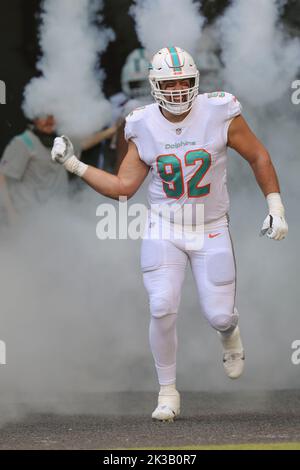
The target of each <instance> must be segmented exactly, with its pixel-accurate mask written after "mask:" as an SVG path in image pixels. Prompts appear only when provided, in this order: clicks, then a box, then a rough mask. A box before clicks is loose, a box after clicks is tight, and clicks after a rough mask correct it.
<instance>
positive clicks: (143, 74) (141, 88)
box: [121, 49, 150, 98]
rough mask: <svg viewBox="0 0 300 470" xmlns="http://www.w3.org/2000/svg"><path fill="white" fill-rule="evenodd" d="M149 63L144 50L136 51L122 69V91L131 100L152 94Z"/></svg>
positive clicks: (130, 55)
mask: <svg viewBox="0 0 300 470" xmlns="http://www.w3.org/2000/svg"><path fill="white" fill-rule="evenodd" d="M148 75H149V61H148V60H147V59H146V57H145V52H144V49H135V50H134V51H132V52H131V53H130V54H129V56H128V57H127V59H126V62H125V64H124V66H123V69H122V74H121V84H122V90H123V92H124V93H125V95H126V96H128V97H129V98H137V97H139V96H145V95H149V94H150V87H149V81H148Z"/></svg>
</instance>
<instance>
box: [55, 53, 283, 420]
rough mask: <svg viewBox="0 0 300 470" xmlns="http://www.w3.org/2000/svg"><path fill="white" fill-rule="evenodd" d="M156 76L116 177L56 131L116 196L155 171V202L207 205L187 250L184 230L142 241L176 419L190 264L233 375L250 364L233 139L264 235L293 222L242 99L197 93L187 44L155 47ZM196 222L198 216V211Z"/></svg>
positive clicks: (59, 147)
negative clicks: (230, 158) (263, 213)
mask: <svg viewBox="0 0 300 470" xmlns="http://www.w3.org/2000/svg"><path fill="white" fill-rule="evenodd" d="M149 80H150V84H151V89H152V96H153V97H154V99H155V103H154V104H150V105H148V106H146V107H144V108H142V109H138V110H136V111H134V112H132V113H131V114H130V115H129V116H128V117H127V119H126V127H125V137H126V140H127V141H128V152H127V154H126V156H125V158H124V160H123V162H122V165H121V167H120V170H119V172H118V175H111V174H108V173H105V172H104V171H101V170H98V169H96V168H92V167H89V166H86V165H84V164H83V163H81V162H80V161H79V160H78V159H77V158H76V156H74V152H73V147H72V143H71V142H70V141H69V139H68V138H67V137H65V136H63V137H61V138H57V139H56V141H55V145H54V147H53V151H52V158H53V160H55V161H57V162H58V163H61V164H63V165H64V166H65V168H66V169H67V170H69V171H70V172H72V173H75V174H77V175H78V176H80V177H81V178H82V179H83V180H84V181H85V182H86V183H87V184H89V185H90V186H91V187H92V188H94V189H95V190H96V191H98V192H99V193H101V194H103V195H105V196H108V197H110V198H113V199H118V198H119V197H120V196H127V197H128V198H130V197H131V196H132V195H133V194H134V193H135V192H136V191H137V189H138V188H139V187H140V186H141V184H142V183H143V181H144V180H145V178H146V176H147V174H148V173H149V170H151V181H150V186H149V202H150V205H151V208H152V207H157V206H159V207H164V206H168V207H171V208H172V207H176V208H178V207H182V208H184V207H185V206H187V205H190V206H191V207H192V208H197V206H199V205H202V206H204V241H203V244H202V247H201V248H199V249H195V247H194V246H193V247H192V248H189V246H188V244H187V243H185V235H184V236H183V238H182V239H180V238H178V239H177V238H176V237H174V236H171V235H170V237H169V239H168V238H167V239H166V238H165V237H161V238H159V237H158V238H157V237H151V233H147V236H145V238H144V240H143V243H142V253H141V267H142V271H143V278H144V285H145V287H146V289H147V292H148V295H149V305H150V312H151V321H150V330H149V336H150V345H151V350H152V353H153V357H154V362H155V366H156V371H157V375H158V381H159V384H160V391H159V395H158V405H157V407H156V409H155V410H154V412H153V414H152V417H153V418H154V419H156V420H160V421H165V420H166V421H168V420H170V421H172V420H173V419H174V418H175V417H176V416H178V415H179V412H180V396H179V392H178V391H177V389H176V349H177V335H176V316H177V311H178V306H179V302H180V294H181V287H182V283H183V279H184V273H185V268H186V265H187V262H189V263H190V265H191V268H192V272H193V275H194V278H195V282H196V286H197V290H198V294H199V301H200V304H201V308H202V310H203V313H204V315H205V317H206V318H207V320H208V322H209V323H210V325H211V326H212V327H213V328H214V329H215V330H216V331H217V334H218V335H219V337H220V340H221V343H222V345H223V364H224V368H225V372H226V374H227V375H228V377H230V378H232V379H236V378H238V377H239V376H240V375H241V374H242V371H243V367H244V358H245V356H244V349H243V345H242V340H241V336H240V331H239V327H238V311H237V308H236V305H235V281H236V272H235V262H234V255H233V249H232V243H231V239H230V235H229V230H228V217H227V214H228V210H229V198H228V192H227V187H226V161H227V147H231V148H233V149H235V150H236V151H237V152H238V153H239V154H240V155H241V156H242V157H243V158H245V159H246V160H247V161H248V163H249V164H250V166H251V168H252V170H253V172H254V175H255V177H256V180H257V183H258V185H259V186H260V188H261V190H262V192H263V194H264V196H265V197H266V202H267V206H268V215H267V217H266V218H265V220H264V222H263V226H262V234H266V235H267V237H269V238H270V239H273V240H282V239H283V238H284V237H285V236H286V234H287V231H288V226H287V223H286V221H285V217H284V206H283V203H282V200H281V196H280V188H279V183H278V178H277V175H276V172H275V169H274V167H273V164H272V161H271V158H270V155H269V153H268V151H267V150H266V149H265V147H264V146H263V144H262V143H261V142H260V141H259V140H258V138H257V137H256V136H255V135H254V134H253V132H252V131H251V130H250V128H249V127H248V125H247V123H246V121H245V119H244V118H243V116H242V115H241V105H240V103H239V101H238V100H237V99H236V98H235V97H234V96H232V95H231V94H229V93H225V92H215V93H208V94H202V95H199V91H198V90H199V71H198V70H197V67H196V66H195V63H194V60H193V58H192V57H191V56H190V55H189V54H188V53H187V52H186V51H184V50H183V49H181V48H180V47H166V48H163V49H161V50H160V51H158V52H157V53H156V54H155V55H154V57H153V59H152V62H151V68H150V73H149ZM149 214H150V215H149V223H148V225H147V228H146V232H147V231H148V232H150V228H151V227H152V225H153V224H154V223H156V222H153V220H155V221H157V220H162V219H163V217H161V218H160V219H157V218H156V219H155V218H154V217H153V213H152V210H151V209H150V212H149ZM188 223H190V226H194V225H195V224H197V221H195V219H194V215H193V212H192V215H191V220H189V221H188ZM184 230H185V228H184ZM184 233H185V232H184ZM199 233H200V232H199Z"/></svg>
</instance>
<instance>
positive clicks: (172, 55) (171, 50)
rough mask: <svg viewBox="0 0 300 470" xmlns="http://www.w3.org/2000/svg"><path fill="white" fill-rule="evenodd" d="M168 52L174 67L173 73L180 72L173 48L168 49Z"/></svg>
mask: <svg viewBox="0 0 300 470" xmlns="http://www.w3.org/2000/svg"><path fill="white" fill-rule="evenodd" d="M168 49H169V52H170V54H171V57H172V62H173V65H174V67H175V69H174V70H175V72H181V65H180V60H179V56H178V52H177V51H176V49H175V47H168Z"/></svg>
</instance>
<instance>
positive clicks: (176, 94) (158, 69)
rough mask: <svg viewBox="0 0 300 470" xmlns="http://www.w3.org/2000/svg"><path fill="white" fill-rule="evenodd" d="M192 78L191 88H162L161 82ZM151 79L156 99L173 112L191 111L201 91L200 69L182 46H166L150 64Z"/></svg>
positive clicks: (164, 107) (160, 104)
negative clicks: (176, 89) (174, 89)
mask: <svg viewBox="0 0 300 470" xmlns="http://www.w3.org/2000/svg"><path fill="white" fill-rule="evenodd" d="M182 79H191V84H190V88H188V89H186V90H178V91H166V90H162V89H161V86H160V85H161V82H163V81H166V80H167V81H169V80H182ZM149 81H150V84H151V89H152V91H151V93H152V96H153V98H154V99H155V101H156V102H157V103H158V104H159V106H161V107H162V108H163V109H166V110H167V111H169V112H170V113H172V114H182V113H185V112H186V111H189V110H190V109H191V107H192V106H193V103H194V101H195V99H196V97H197V95H198V93H199V70H198V69H197V67H196V65H195V62H194V60H193V58H192V57H191V56H190V54H188V52H186V51H184V50H183V49H181V48H180V47H175V46H172V47H164V48H163V49H161V50H160V51H158V52H157V53H156V54H155V55H154V57H153V59H152V61H151V65H150V73H149Z"/></svg>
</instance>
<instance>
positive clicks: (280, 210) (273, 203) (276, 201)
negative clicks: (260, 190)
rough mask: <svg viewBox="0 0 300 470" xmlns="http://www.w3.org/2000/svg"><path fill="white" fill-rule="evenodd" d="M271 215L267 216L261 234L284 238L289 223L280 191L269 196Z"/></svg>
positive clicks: (272, 237)
mask: <svg viewBox="0 0 300 470" xmlns="http://www.w3.org/2000/svg"><path fill="white" fill-rule="evenodd" d="M267 202H268V205H269V215H268V216H267V217H266V218H265V220H264V223H263V226H262V228H261V232H260V235H261V236H263V235H265V234H267V237H268V238H271V239H273V240H283V239H284V238H285V237H286V235H287V233H288V224H287V223H286V220H285V218H284V207H283V204H282V202H281V197H280V194H279V193H271V194H268V196H267Z"/></svg>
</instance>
